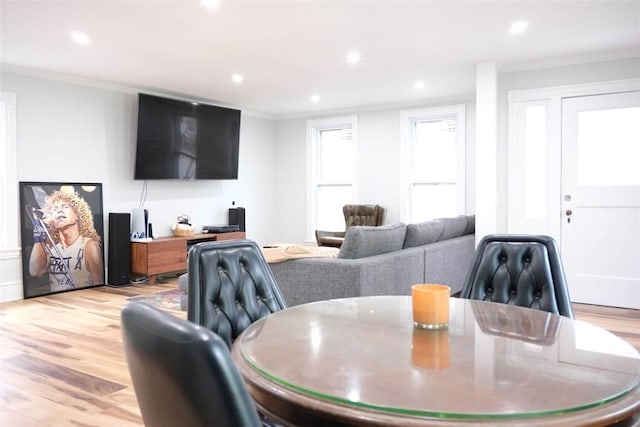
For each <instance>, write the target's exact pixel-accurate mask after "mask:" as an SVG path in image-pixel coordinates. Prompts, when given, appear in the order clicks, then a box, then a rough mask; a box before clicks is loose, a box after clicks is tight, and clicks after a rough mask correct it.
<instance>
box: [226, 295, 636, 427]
mask: <svg viewBox="0 0 640 427" xmlns="http://www.w3.org/2000/svg"><path fill="white" fill-rule="evenodd" d="M232 354H233V358H234V361H235V362H236V365H237V366H238V368H239V370H240V372H241V374H242V376H243V378H244V380H245V382H246V384H247V386H248V388H249V391H250V394H251V395H252V397H253V399H254V401H255V402H256V404H257V405H258V407H259V409H260V410H261V411H263V412H264V413H266V414H267V415H268V416H270V417H272V418H273V419H275V420H277V421H279V422H281V423H283V424H285V425H287V424H288V425H304V426H308V425H403V426H405V425H406V426H410V425H432V424H434V423H436V424H438V425H440V424H442V425H449V424H450V425H459V424H460V423H461V422H464V423H472V424H486V425H499V424H504V425H541V424H544V425H545V426H553V425H557V426H567V425H579V426H585V425H606V424H611V423H614V422H618V421H620V420H624V419H637V417H638V412H639V411H640V355H639V354H638V352H637V351H636V350H635V349H634V348H633V347H632V346H631V345H630V344H628V343H627V342H626V341H624V340H622V339H620V338H618V337H616V336H615V335H613V334H611V333H609V332H608V331H606V330H604V329H602V328H599V327H597V326H594V325H591V324H589V323H587V322H583V321H579V320H573V319H569V318H567V317H563V316H558V315H554V314H551V313H547V312H543V311H538V310H532V309H527V308H522V307H516V306H511V305H505V304H496V303H490V302H483V301H471V300H465V299H458V298H451V300H450V318H449V325H448V328H446V329H444V330H436V331H433V330H425V329H419V328H414V326H413V320H412V310H411V297H406V296H377V297H360V298H348V299H336V300H327V301H320V302H315V303H310V304H304V305H299V306H294V307H291V308H288V309H286V310H283V311H280V312H277V313H274V314H271V315H269V316H267V317H265V318H262V319H260V320H258V321H257V322H255V323H253V324H252V325H251V326H250V327H249V328H248V329H247V330H245V332H244V333H242V334H241V335H240V336H239V337H238V338H237V339H236V341H235V343H234V345H233V349H232Z"/></svg>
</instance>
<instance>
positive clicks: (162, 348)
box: [121, 302, 261, 427]
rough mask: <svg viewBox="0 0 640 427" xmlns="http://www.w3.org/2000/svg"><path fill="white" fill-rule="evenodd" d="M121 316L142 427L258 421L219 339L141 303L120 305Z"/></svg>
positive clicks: (257, 422) (227, 353) (240, 423)
mask: <svg viewBox="0 0 640 427" xmlns="http://www.w3.org/2000/svg"><path fill="white" fill-rule="evenodd" d="M121 320H122V338H123V344H124V352H125V356H126V360H127V365H128V366H129V373H130V374H131V380H132V382H133V387H134V390H135V393H136V397H137V399H138V405H139V406H140V412H141V413H142V418H143V420H144V424H145V425H147V426H154V427H163V426H167V427H172V426H259V425H261V422H260V418H259V415H258V412H257V411H256V408H255V406H254V404H253V401H252V399H251V397H250V396H249V393H248V392H247V389H246V387H245V385H244V383H243V382H242V379H241V377H240V374H239V373H238V371H237V369H236V367H235V365H234V364H233V360H232V359H231V355H230V354H229V350H228V348H227V345H226V343H225V342H224V341H222V339H221V338H220V337H218V336H216V335H215V334H214V333H213V332H211V331H209V330H207V329H205V328H203V327H201V326H198V325H195V324H193V323H191V322H188V321H186V320H183V319H180V318H178V317H176V316H173V315H171V314H169V313H166V312H163V311H161V310H159V309H157V308H154V307H152V306H150V305H148V304H145V303H141V302H132V303H129V304H128V305H127V306H125V308H124V309H123V310H122V313H121Z"/></svg>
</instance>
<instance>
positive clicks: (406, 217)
mask: <svg viewBox="0 0 640 427" xmlns="http://www.w3.org/2000/svg"><path fill="white" fill-rule="evenodd" d="M465 112H466V108H465V105H464V104H455V105H446V106H440V107H429V108H421V109H416V110H402V111H400V140H401V159H402V160H401V169H400V185H401V188H400V217H401V218H402V221H405V222H411V217H412V206H411V200H412V198H411V191H412V188H413V162H412V155H413V136H414V129H415V123H416V122H420V121H424V120H427V121H431V120H442V119H446V118H455V120H456V158H457V161H456V188H457V197H456V199H457V207H456V210H457V212H458V214H464V213H466V118H465V115H466V114H465Z"/></svg>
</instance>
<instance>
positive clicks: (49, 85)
mask: <svg viewBox="0 0 640 427" xmlns="http://www.w3.org/2000/svg"><path fill="white" fill-rule="evenodd" d="M0 77H1V78H2V80H1V81H2V90H3V91H6V92H10V93H15V94H16V106H17V109H16V110H17V113H16V117H17V124H16V139H17V175H18V180H19V181H55V182H57V181H67V182H99V183H102V184H103V187H102V188H103V205H104V206H103V208H104V209H103V212H104V218H105V221H104V222H105V223H104V233H105V237H106V236H107V235H108V224H107V222H108V213H109V212H130V211H131V209H132V208H135V207H138V205H139V203H140V198H141V194H142V188H143V181H134V180H133V166H134V161H135V142H136V126H137V117H136V114H137V113H136V111H137V96H136V92H135V91H133V90H128V89H117V88H116V89H113V88H101V87H98V86H97V85H93V86H91V85H88V84H85V83H82V84H78V83H73V82H66V81H60V80H51V79H45V78H38V77H32V76H26V75H18V74H12V73H3V74H2V75H1V76H0ZM239 157H240V164H239V178H238V180H237V181H235V180H234V181H174V180H170V181H169V180H167V181H148V194H147V199H146V202H145V204H144V207H145V208H147V209H148V210H149V216H150V222H152V223H153V230H154V234H155V235H158V236H163V235H171V233H172V232H171V225H172V224H174V223H175V221H176V217H177V216H178V215H180V214H184V213H186V214H188V215H190V216H191V218H192V221H193V223H194V225H195V226H196V228H197V229H201V228H202V226H203V225H207V224H226V223H227V220H228V218H227V209H228V208H229V207H231V202H232V201H235V202H236V205H238V206H243V207H245V208H246V210H247V237H248V238H250V239H253V240H256V241H257V242H258V243H266V242H271V241H274V240H277V239H278V234H277V228H276V227H274V225H273V224H274V223H275V218H276V215H275V212H276V201H275V196H274V195H275V182H276V181H275V124H274V122H273V121H272V120H269V119H265V118H260V117H257V116H255V115H248V114H245V113H244V112H243V114H242V118H241V128H240V156H239ZM15 185H16V186H17V185H18V184H17V183H16V184H15ZM15 227H20V224H19V223H17V224H15ZM107 244H108V242H105V248H104V249H105V254H106V253H107V246H108V245H107ZM0 274H1V275H4V272H2V273H0ZM1 281H2V280H1V279H0V282H1Z"/></svg>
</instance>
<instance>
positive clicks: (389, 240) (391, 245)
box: [338, 223, 407, 259]
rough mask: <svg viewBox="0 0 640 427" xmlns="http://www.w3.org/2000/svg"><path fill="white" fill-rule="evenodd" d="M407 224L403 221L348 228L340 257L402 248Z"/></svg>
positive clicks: (367, 254) (365, 255)
mask: <svg viewBox="0 0 640 427" xmlns="http://www.w3.org/2000/svg"><path fill="white" fill-rule="evenodd" d="M406 230H407V226H406V224H403V223H397V224H388V225H383V226H380V227H370V226H352V227H349V228H347V233H346V235H345V236H344V242H343V243H342V246H341V247H340V252H339V253H338V258H349V259H356V258H364V257H368V256H373V255H380V254H384V253H387V252H393V251H399V250H400V249H402V244H403V243H404V237H405V234H406Z"/></svg>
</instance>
